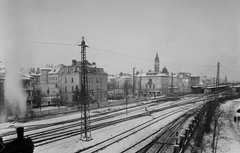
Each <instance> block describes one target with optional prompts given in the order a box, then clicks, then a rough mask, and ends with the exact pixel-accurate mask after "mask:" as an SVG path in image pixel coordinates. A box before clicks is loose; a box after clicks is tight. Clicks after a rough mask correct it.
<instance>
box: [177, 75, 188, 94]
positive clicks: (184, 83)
mask: <svg viewBox="0 0 240 153" xmlns="http://www.w3.org/2000/svg"><path fill="white" fill-rule="evenodd" d="M173 85H174V86H176V87H178V90H179V92H180V93H188V92H191V74H190V73H186V72H179V73H177V74H174V75H173Z"/></svg>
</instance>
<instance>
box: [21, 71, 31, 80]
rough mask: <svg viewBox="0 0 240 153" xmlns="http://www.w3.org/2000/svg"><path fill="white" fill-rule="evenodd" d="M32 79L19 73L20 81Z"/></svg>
mask: <svg viewBox="0 0 240 153" xmlns="http://www.w3.org/2000/svg"><path fill="white" fill-rule="evenodd" d="M32 78H33V77H32V76H30V75H28V74H25V73H23V72H21V73H20V79H21V80H31V79H32Z"/></svg>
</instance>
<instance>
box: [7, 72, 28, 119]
mask: <svg viewBox="0 0 240 153" xmlns="http://www.w3.org/2000/svg"><path fill="white" fill-rule="evenodd" d="M20 77H21V74H20V72H17V71H11V70H10V71H9V70H7V71H6V76H5V85H4V88H5V89H4V94H5V101H6V103H7V105H8V108H9V111H10V112H9V113H10V114H12V115H19V116H21V117H24V114H25V112H26V102H27V95H26V93H24V91H23V85H22V82H21V80H20Z"/></svg>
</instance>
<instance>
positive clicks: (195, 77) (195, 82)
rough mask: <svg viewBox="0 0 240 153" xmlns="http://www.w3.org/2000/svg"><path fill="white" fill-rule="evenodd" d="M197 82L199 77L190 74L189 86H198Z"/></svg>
mask: <svg viewBox="0 0 240 153" xmlns="http://www.w3.org/2000/svg"><path fill="white" fill-rule="evenodd" d="M199 83H200V77H199V76H193V75H191V79H190V85H191V86H199Z"/></svg>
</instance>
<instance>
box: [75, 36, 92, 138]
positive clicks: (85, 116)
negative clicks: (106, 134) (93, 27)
mask: <svg viewBox="0 0 240 153" xmlns="http://www.w3.org/2000/svg"><path fill="white" fill-rule="evenodd" d="M78 46H81V102H80V105H81V125H80V126H81V135H80V140H82V141H90V140H92V137H91V123H90V107H89V95H88V77H87V59H86V47H88V46H87V45H86V44H85V41H84V37H82V42H81V44H80V45H78Z"/></svg>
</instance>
